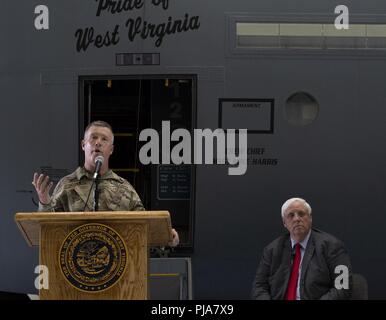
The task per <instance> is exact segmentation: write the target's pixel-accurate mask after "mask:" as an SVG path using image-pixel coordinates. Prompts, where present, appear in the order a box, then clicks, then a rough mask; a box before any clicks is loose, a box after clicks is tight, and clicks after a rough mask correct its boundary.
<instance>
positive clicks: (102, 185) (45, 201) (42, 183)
mask: <svg viewBox="0 0 386 320" xmlns="http://www.w3.org/2000/svg"><path fill="white" fill-rule="evenodd" d="M81 145H82V150H83V151H84V154H85V160H84V166H83V167H79V168H78V169H76V170H75V171H74V172H73V173H71V174H70V175H68V176H65V177H64V178H62V179H61V180H60V181H59V182H58V184H57V185H56V187H55V190H54V192H53V194H52V196H50V190H51V188H52V185H53V182H50V179H49V177H48V176H44V175H43V174H40V175H38V174H37V173H36V172H35V174H34V177H33V182H32V184H33V185H34V187H35V189H36V192H37V194H38V197H39V211H55V212H63V211H85V210H86V211H92V210H93V207H94V206H93V197H90V198H89V200H88V202H87V206H86V199H87V196H88V194H89V192H90V188H91V185H92V182H93V178H92V176H93V172H95V158H96V157H97V156H103V158H104V161H103V164H102V166H101V168H100V178H99V190H100V193H99V202H98V204H99V210H100V211H141V210H145V208H144V207H143V204H142V202H141V199H140V198H139V196H138V194H137V192H136V191H135V190H134V188H133V187H132V185H131V184H130V183H129V182H128V181H127V180H125V179H123V178H121V177H119V176H118V175H117V174H115V173H114V172H113V171H112V170H111V169H109V158H110V155H111V154H112V153H113V150H114V135H113V131H112V128H111V126H110V125H109V124H108V123H106V122H104V121H94V122H92V123H90V124H89V125H88V126H87V128H86V130H85V133H84V139H83V140H82V142H81ZM172 232H173V242H172V243H171V245H172V246H176V245H177V244H178V242H179V239H178V233H177V232H176V230H174V229H172Z"/></svg>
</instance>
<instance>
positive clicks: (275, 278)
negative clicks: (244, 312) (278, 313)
mask: <svg viewBox="0 0 386 320" xmlns="http://www.w3.org/2000/svg"><path fill="white" fill-rule="evenodd" d="M311 212H312V209H311V207H310V205H309V204H308V203H307V202H306V201H305V200H304V199H301V198H291V199H289V200H287V201H286V202H285V203H284V204H283V206H282V210H281V215H282V219H283V224H284V227H285V228H286V229H287V230H288V231H289V233H286V234H285V235H283V236H281V237H279V238H277V239H276V240H274V241H273V242H271V243H270V244H269V245H268V246H267V247H265V248H264V252H263V255H262V258H261V261H260V264H259V267H258V269H257V272H256V277H255V280H254V283H253V290H252V298H253V299H261V300H269V299H273V300H283V299H285V300H295V299H296V300H303V299H304V300H307V299H330V300H335V299H349V298H350V295H351V287H352V280H351V278H352V276H351V264H350V258H349V256H348V253H347V251H346V249H345V247H344V245H343V243H342V242H341V241H340V240H338V239H337V238H335V237H334V236H332V235H330V234H328V233H325V232H323V231H320V230H317V229H314V228H312V215H311ZM338 266H339V267H338ZM336 267H338V268H337V269H336ZM342 269H344V270H346V274H345V273H344V272H343V273H340V272H339V271H338V272H337V270H342ZM341 274H342V275H343V276H345V275H346V276H347V277H348V279H346V280H347V281H346V284H344V281H343V286H342V285H337V284H336V282H339V281H335V280H336V279H337V277H340V275H341ZM338 280H340V279H338Z"/></svg>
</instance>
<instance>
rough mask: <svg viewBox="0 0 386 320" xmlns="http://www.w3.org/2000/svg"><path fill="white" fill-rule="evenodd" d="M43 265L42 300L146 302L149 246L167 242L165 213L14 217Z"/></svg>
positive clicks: (44, 213) (55, 214) (167, 224)
mask: <svg viewBox="0 0 386 320" xmlns="http://www.w3.org/2000/svg"><path fill="white" fill-rule="evenodd" d="M15 220H16V223H17V225H18V226H19V228H20V230H21V232H22V234H23V235H24V237H25V239H26V241H27V243H28V244H29V245H30V246H39V247H40V250H39V261H40V263H39V264H40V265H44V266H47V267H48V275H49V276H48V279H49V281H48V285H49V288H48V289H40V290H39V297H40V299H42V300H46V299H58V300H59V299H71V300H78V299H147V298H148V296H149V292H148V259H149V246H165V245H167V244H168V243H169V242H170V241H171V240H172V233H171V221H170V215H169V212H167V211H107V212H106V211H99V212H32V213H17V214H16V215H15Z"/></svg>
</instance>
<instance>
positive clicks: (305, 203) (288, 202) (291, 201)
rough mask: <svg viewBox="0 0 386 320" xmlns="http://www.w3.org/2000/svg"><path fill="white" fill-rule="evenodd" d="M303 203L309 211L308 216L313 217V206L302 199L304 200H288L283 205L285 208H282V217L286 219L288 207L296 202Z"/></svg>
mask: <svg viewBox="0 0 386 320" xmlns="http://www.w3.org/2000/svg"><path fill="white" fill-rule="evenodd" d="M296 201H298V202H301V203H302V204H304V206H305V207H306V208H307V211H308V214H309V215H311V212H312V209H311V206H310V205H309V204H308V203H307V201H306V200H304V199H302V198H291V199H288V200H287V201H286V202H284V203H283V206H282V207H281V217H282V218H284V212H285V211H286V210H287V209H288V207H289V206H290V205H291V204H292V203H294V202H296Z"/></svg>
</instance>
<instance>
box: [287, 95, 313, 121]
mask: <svg viewBox="0 0 386 320" xmlns="http://www.w3.org/2000/svg"><path fill="white" fill-rule="evenodd" d="M318 112H319V104H318V102H317V101H316V99H315V98H314V97H313V96H312V95H310V94H309V93H306V92H296V93H294V94H292V95H291V96H290V97H289V98H288V99H287V101H286V104H285V108H284V117H285V119H286V120H287V121H288V122H289V123H290V124H292V125H295V126H306V125H309V124H311V123H312V122H314V121H315V119H316V118H317V116H318Z"/></svg>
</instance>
